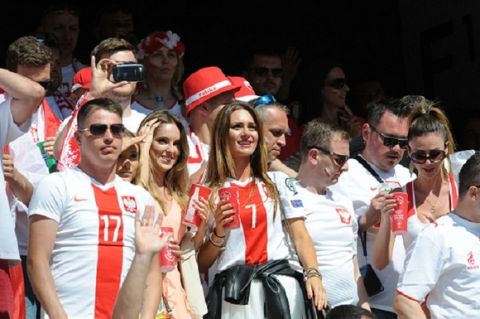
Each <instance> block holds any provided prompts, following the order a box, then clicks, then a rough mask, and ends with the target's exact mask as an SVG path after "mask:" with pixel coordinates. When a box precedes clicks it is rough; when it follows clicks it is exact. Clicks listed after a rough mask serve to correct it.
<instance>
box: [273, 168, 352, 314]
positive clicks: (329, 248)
mask: <svg viewBox="0 0 480 319" xmlns="http://www.w3.org/2000/svg"><path fill="white" fill-rule="evenodd" d="M276 185H277V188H278V191H279V193H280V198H281V203H282V208H283V211H284V212H285V218H286V219H293V218H303V219H304V222H305V227H306V228H307V231H308V233H309V234H310V237H311V238H312V242H313V246H314V248H315V251H316V254H317V259H318V265H319V270H320V272H321V273H322V277H323V284H324V285H325V289H326V290H327V292H328V303H329V305H330V306H331V307H335V306H337V305H340V304H351V305H356V304H357V303H358V300H359V298H358V290H357V283H356V280H355V272H354V264H353V257H354V256H355V255H356V254H357V242H356V237H357V236H356V234H357V228H358V227H357V222H356V219H355V217H354V213H353V206H352V202H351V201H349V200H348V199H346V198H334V197H333V195H332V193H331V191H329V190H327V193H326V194H325V195H321V194H315V193H312V192H311V191H309V190H308V189H306V188H305V187H303V186H302V185H301V184H300V183H299V182H298V181H297V180H295V179H293V178H289V177H286V178H284V179H283V181H280V182H277V183H276ZM290 247H291V249H290V259H289V260H290V263H291V264H292V267H293V268H294V269H295V270H297V271H300V272H302V271H303V267H302V266H301V265H300V262H299V259H298V256H297V253H296V251H295V249H294V246H293V243H292V244H291V246H290Z"/></svg>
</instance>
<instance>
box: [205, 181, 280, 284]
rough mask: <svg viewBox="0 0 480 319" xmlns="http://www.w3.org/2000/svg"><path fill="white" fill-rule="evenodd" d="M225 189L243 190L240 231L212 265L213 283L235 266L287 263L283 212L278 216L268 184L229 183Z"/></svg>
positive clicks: (233, 233) (231, 236)
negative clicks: (273, 261)
mask: <svg viewBox="0 0 480 319" xmlns="http://www.w3.org/2000/svg"><path fill="white" fill-rule="evenodd" d="M269 174H270V173H269ZM224 185H225V186H236V187H238V188H239V195H240V196H239V201H240V227H239V228H235V229H231V230H230V231H229V234H228V237H227V238H226V243H225V250H224V251H223V252H222V253H221V254H220V255H219V256H218V258H217V260H216V261H215V263H214V264H213V265H212V267H211V270H212V271H213V274H212V276H211V278H209V279H211V280H213V275H214V274H215V273H218V272H221V271H223V270H225V269H228V268H230V267H232V266H234V265H244V264H249V265H261V264H265V263H267V262H269V261H271V260H278V259H287V258H288V249H287V245H286V241H285V234H284V232H283V229H282V216H281V213H280V209H279V208H277V211H276V212H274V203H273V201H272V199H271V198H270V197H268V195H267V193H266V187H265V184H264V183H263V182H260V181H259V180H258V179H255V180H252V179H249V180H247V181H244V182H240V181H237V180H233V179H229V180H228V181H227V182H226V183H225V184H224ZM274 215H275V216H274Z"/></svg>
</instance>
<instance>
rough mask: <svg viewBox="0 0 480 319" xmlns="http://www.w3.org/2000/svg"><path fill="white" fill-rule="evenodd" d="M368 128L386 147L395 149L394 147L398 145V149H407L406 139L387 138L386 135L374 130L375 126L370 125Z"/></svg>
mask: <svg viewBox="0 0 480 319" xmlns="http://www.w3.org/2000/svg"><path fill="white" fill-rule="evenodd" d="M370 127H371V128H372V131H374V132H375V133H377V134H378V135H379V136H380V138H381V139H382V141H383V145H385V146H386V147H390V148H393V147H395V145H398V146H400V148H404V149H405V148H407V146H408V139H407V138H398V137H393V136H388V135H385V134H383V133H381V132H379V131H378V130H377V129H376V128H375V126H373V125H370Z"/></svg>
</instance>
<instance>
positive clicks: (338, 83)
mask: <svg viewBox="0 0 480 319" xmlns="http://www.w3.org/2000/svg"><path fill="white" fill-rule="evenodd" d="M325 83H326V84H327V85H328V86H330V87H332V88H334V89H337V90H341V89H343V87H344V86H345V85H347V80H346V79H343V78H339V79H333V80H330V81H327V82H325Z"/></svg>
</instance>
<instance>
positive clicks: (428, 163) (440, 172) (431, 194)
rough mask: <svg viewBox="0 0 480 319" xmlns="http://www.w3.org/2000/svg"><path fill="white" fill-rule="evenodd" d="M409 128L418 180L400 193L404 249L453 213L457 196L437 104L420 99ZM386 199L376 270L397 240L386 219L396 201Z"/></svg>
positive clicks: (450, 145) (449, 140)
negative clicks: (404, 208)
mask: <svg viewBox="0 0 480 319" xmlns="http://www.w3.org/2000/svg"><path fill="white" fill-rule="evenodd" d="M409 127H410V128H409V130H408V155H409V157H410V161H411V163H410V165H411V169H412V170H413V171H415V173H416V174H417V178H416V179H415V180H413V181H412V182H409V183H408V184H406V185H405V186H404V188H403V190H402V191H403V192H406V193H407V195H408V213H407V216H408V219H407V229H408V230H407V232H406V233H405V234H403V242H404V244H405V248H406V249H408V248H409V247H410V246H411V244H412V242H413V240H414V239H415V238H416V237H417V235H418V234H419V233H420V231H422V230H423V229H424V228H425V227H426V226H427V225H428V224H429V223H431V222H434V221H435V220H436V219H437V218H439V217H441V216H443V215H445V214H447V213H448V212H449V211H452V210H453V209H454V208H455V206H456V205H457V197H458V192H457V185H456V182H455V178H454V176H453V174H451V173H450V171H451V169H450V160H449V158H448V156H449V155H450V154H452V153H453V151H454V147H455V144H454V141H453V136H452V132H451V130H450V125H449V122H448V119H447V117H446V115H445V113H444V112H443V111H442V110H441V108H440V106H439V105H438V104H436V103H434V102H432V101H428V100H426V99H422V100H420V101H419V103H418V106H417V107H416V108H415V109H414V110H413V111H412V113H411V115H410V117H409ZM386 198H387V199H386V200H385V202H384V204H383V207H382V219H381V223H380V229H379V231H378V235H377V238H376V240H375V244H374V251H373V255H372V262H373V264H374V265H375V267H377V268H378V269H383V268H384V267H386V266H387V265H388V263H389V262H390V259H391V256H392V247H393V243H394V241H395V237H396V236H395V235H394V234H393V233H392V232H391V231H390V218H389V214H390V213H391V212H392V211H393V210H394V209H395V207H396V202H395V200H394V199H393V198H392V197H391V196H387V197H386Z"/></svg>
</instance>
